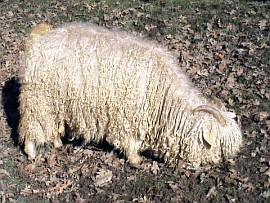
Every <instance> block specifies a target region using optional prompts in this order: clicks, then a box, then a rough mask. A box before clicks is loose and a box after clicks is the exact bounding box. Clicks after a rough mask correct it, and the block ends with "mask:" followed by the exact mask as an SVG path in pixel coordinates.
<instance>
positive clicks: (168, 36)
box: [0, 0, 270, 203]
mask: <svg viewBox="0 0 270 203" xmlns="http://www.w3.org/2000/svg"><path fill="white" fill-rule="evenodd" d="M69 21H87V22H93V23H95V24H98V25H101V26H105V27H108V28H109V29H111V28H118V29H121V30H125V31H127V32H131V33H134V32H136V33H140V34H142V35H144V36H145V37H147V38H149V39H151V40H156V41H158V42H159V43H162V44H164V46H166V47H168V48H169V49H170V50H171V51H172V52H174V53H175V54H176V55H177V56H178V58H179V68H182V69H184V70H185V71H186V72H187V75H189V77H190V78H191V79H192V81H193V82H194V83H195V85H196V86H197V87H198V88H200V89H201V91H202V92H203V93H204V94H206V95H214V96H216V97H218V98H220V99H221V100H222V101H223V102H224V103H225V105H226V107H227V108H228V109H229V110H230V111H234V112H235V113H236V114H237V120H238V121H239V123H241V126H242V132H243V138H244V144H243V147H242V149H241V151H240V153H239V154H238V156H237V157H236V158H235V159H234V160H231V161H230V162H229V163H228V162H225V163H222V164H220V165H218V166H211V167H203V168H200V169H198V170H190V169H189V170H188V169H184V168H182V167H181V165H179V166H174V167H171V166H167V165H164V164H163V163H162V161H161V162H159V161H157V160H153V159H147V158H144V161H143V164H142V165H141V168H136V167H132V166H131V165H129V164H128V163H126V160H125V158H124V157H123V156H122V155H121V154H119V153H117V152H115V151H114V150H112V149H110V148H108V147H106V146H105V145H103V146H96V145H93V144H87V145H82V143H81V142H80V141H79V140H77V141H74V142H66V143H65V145H64V146H63V147H62V148H60V149H57V150H56V149H53V148H52V147H51V146H44V147H43V148H42V149H41V150H40V155H39V156H38V157H37V159H36V160H35V161H29V160H27V157H26V156H25V154H24V153H23V150H22V149H21V147H20V145H19V143H18V134H17V126H18V121H19V114H18V106H19V103H18V95H19V87H20V85H19V82H18V74H19V71H20V68H21V67H20V66H19V61H20V60H19V57H20V52H21V51H22V50H23V44H24V40H25V39H26V37H27V34H28V33H29V30H30V28H31V27H33V26H35V25H36V24H38V23H40V22H49V23H51V24H53V25H55V26H57V25H59V24H62V23H64V22H69ZM0 25H1V29H0V45H1V46H0V90H1V91H0V94H1V95H0V98H1V107H0V201H1V202H2V203H5V202H30V201H32V202H80V203H82V202H229V203H234V202H270V143H269V141H270V136H269V135H270V115H269V114H270V81H269V79H270V48H269V46H270V28H269V26H270V2H269V1H244V0H242V1H231V0H223V1H219V0H214V1H206V0H202V1H183V0H170V1H163V0H157V1H154V0H148V1H146V0H145V1H139V0H133V1H126V0H122V1H112V0H104V1H93V0H83V1H76V0H72V1H56V0H50V1H44V0H37V1H36V0H30V1H26V0H23V1H16V0H2V1H0Z"/></svg>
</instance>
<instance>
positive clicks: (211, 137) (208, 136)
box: [203, 125, 216, 147]
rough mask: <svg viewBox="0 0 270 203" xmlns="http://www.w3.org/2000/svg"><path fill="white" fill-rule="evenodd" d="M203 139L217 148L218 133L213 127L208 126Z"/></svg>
mask: <svg viewBox="0 0 270 203" xmlns="http://www.w3.org/2000/svg"><path fill="white" fill-rule="evenodd" d="M203 139H204V140H205V141H206V142H207V143H208V144H209V145H210V146H211V147H216V133H215V132H214V130H213V128H212V126H211V125H207V126H206V128H205V130H204V131H203Z"/></svg>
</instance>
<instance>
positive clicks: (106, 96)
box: [19, 23, 242, 165]
mask: <svg viewBox="0 0 270 203" xmlns="http://www.w3.org/2000/svg"><path fill="white" fill-rule="evenodd" d="M20 81H21V94H20V97H19V101H20V114H21V120H20V124H19V135H20V140H21V142H22V143H24V145H25V152H26V153H27V154H28V156H29V158H34V157H35V156H36V148H37V147H38V146H39V145H43V144H44V143H51V142H52V143H54V145H55V147H58V146H61V144H62V143H61V139H60V138H61V137H62V136H64V134H65V133H67V132H68V133H69V136H72V137H80V136H82V137H83V138H84V139H85V140H86V141H95V142H99V141H103V140H106V141H108V142H109V143H110V144H112V145H114V146H115V147H116V148H120V149H121V150H122V151H123V152H124V153H125V155H126V157H127V159H128V160H129V161H130V162H131V163H139V162H140V160H141V157H140V155H139V153H140V152H142V151H144V150H152V151H154V152H155V153H156V154H157V155H158V156H160V157H163V158H164V159H165V161H169V162H174V163H177V162H178V161H179V160H184V161H186V162H189V163H191V164H193V165H200V164H211V163H218V162H219V161H221V160H222V158H223V157H225V158H226V157H230V156H233V155H235V154H236V153H237V152H238V151H239V149H240V146H241V144H242V135H241V130H240V128H239V126H238V125H237V123H236V121H235V120H234V117H235V115H234V114H233V113H230V112H228V111H226V109H225V108H224V107H221V106H220V105H219V104H218V102H211V100H210V99H208V98H206V97H204V96H203V95H202V93H201V92H200V91H198V90H197V89H196V88H195V87H194V85H193V84H192V83H191V82H190V80H189V78H188V77H187V76H186V74H185V73H184V72H183V71H182V70H181V69H180V67H179V65H178V61H177V59H176V57H175V56H173V55H172V54H171V53H170V52H168V51H167V50H166V49H165V48H163V47H162V46H159V45H157V44H155V43H154V42H150V41H147V40H144V39H142V38H139V37H134V36H131V35H129V34H127V33H123V32H119V31H109V30H107V29H105V28H101V27H98V26H94V25H91V24H87V23H71V24H65V25H63V26H61V27H58V28H55V29H51V26H50V25H46V24H41V25H39V26H37V27H36V28H34V29H33V30H32V32H31V34H30V37H29V40H28V41H27V42H26V48H25V53H24V57H23V60H22V71H21V76H20Z"/></svg>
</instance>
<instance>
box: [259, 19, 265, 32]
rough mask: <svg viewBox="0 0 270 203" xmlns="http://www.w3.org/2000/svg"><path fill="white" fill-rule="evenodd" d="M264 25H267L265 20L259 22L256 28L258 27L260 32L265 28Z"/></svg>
mask: <svg viewBox="0 0 270 203" xmlns="http://www.w3.org/2000/svg"><path fill="white" fill-rule="evenodd" d="M266 25H267V20H265V19H263V20H260V21H259V23H258V26H259V27H260V29H261V30H264V29H265V28H266Z"/></svg>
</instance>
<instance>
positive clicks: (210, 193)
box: [206, 186, 217, 200]
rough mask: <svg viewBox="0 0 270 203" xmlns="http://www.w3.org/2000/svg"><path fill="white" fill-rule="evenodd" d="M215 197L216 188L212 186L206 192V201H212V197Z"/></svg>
mask: <svg viewBox="0 0 270 203" xmlns="http://www.w3.org/2000/svg"><path fill="white" fill-rule="evenodd" d="M216 195H217V191H216V187H215V186H213V187H211V188H210V190H209V191H208V193H207V195H206V199H207V200H209V199H212V198H213V197H215V196H216Z"/></svg>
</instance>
